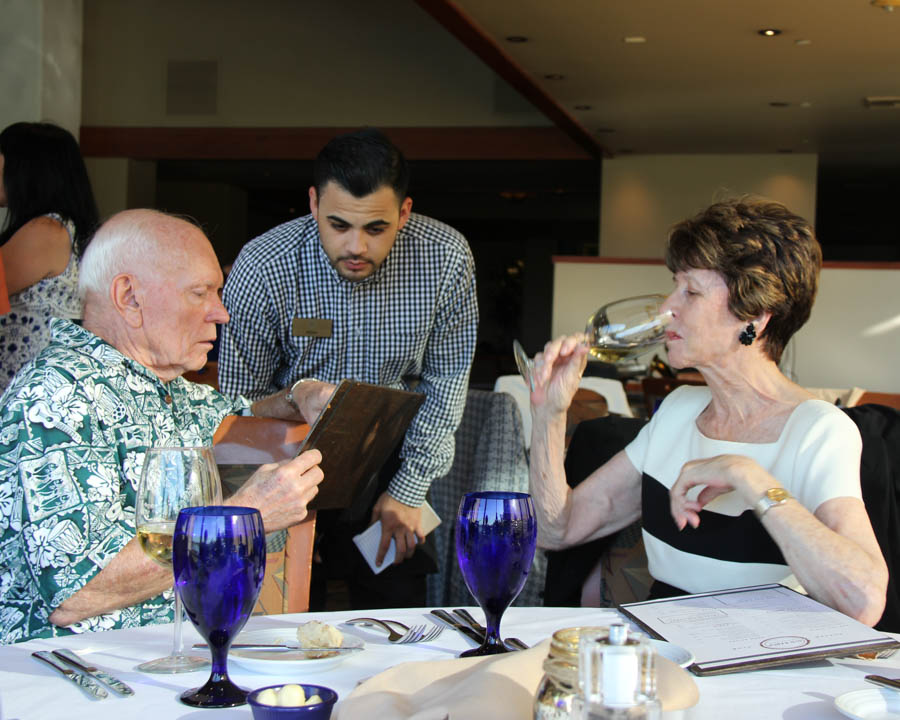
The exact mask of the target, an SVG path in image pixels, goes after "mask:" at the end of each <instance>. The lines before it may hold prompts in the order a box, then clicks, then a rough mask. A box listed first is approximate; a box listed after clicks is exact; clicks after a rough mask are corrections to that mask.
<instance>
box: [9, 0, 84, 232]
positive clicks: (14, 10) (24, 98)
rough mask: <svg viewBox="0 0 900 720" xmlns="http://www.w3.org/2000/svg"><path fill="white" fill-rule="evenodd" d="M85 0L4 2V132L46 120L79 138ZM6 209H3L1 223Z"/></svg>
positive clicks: (19, 0)
mask: <svg viewBox="0 0 900 720" xmlns="http://www.w3.org/2000/svg"><path fill="white" fill-rule="evenodd" d="M82 4H83V3H82V0H0V98H2V99H3V101H2V102H0V130H2V129H3V128H5V127H6V126H7V125H11V124H12V123H14V122H21V121H26V122H36V121H39V120H48V121H51V122H54V123H56V124H57V125H61V126H62V127H64V128H66V130H68V131H69V132H71V133H72V134H73V135H74V136H75V137H76V138H77V137H78V129H79V127H80V118H81V38H82V33H81V18H82ZM5 221H6V209H5V208H0V227H3V223H4V222H5Z"/></svg>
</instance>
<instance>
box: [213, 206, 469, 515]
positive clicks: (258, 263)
mask: <svg viewBox="0 0 900 720" xmlns="http://www.w3.org/2000/svg"><path fill="white" fill-rule="evenodd" d="M224 301H225V306H226V307H227V308H228V312H229V313H230V314H231V322H230V323H229V324H228V325H226V326H224V327H223V329H222V343H221V348H220V351H219V384H220V386H221V388H222V391H223V392H226V393H229V394H240V395H244V396H246V397H249V398H251V399H258V398H262V397H265V396H267V395H270V394H271V393H273V392H276V391H277V390H279V389H282V388H287V387H290V385H291V384H292V383H293V382H294V381H295V380H297V379H299V378H303V377H309V378H316V379H317V380H324V381H327V382H330V383H338V382H340V380H342V379H344V378H349V379H353V380H359V381H362V382H368V383H374V384H378V385H386V386H390V387H396V388H403V389H413V388H414V389H415V390H417V391H418V392H422V393H424V394H425V402H424V403H423V404H422V407H421V408H420V409H419V412H418V414H417V415H416V417H415V418H414V419H413V422H412V423H411V425H410V427H409V429H408V431H407V433H406V438H405V440H404V442H403V447H402V449H401V459H402V463H401V467H400V470H399V472H398V473H397V475H396V476H395V477H394V478H393V480H392V481H391V483H390V485H389V486H388V492H389V493H390V495H391V496H392V497H394V498H395V499H397V500H399V501H400V502H403V503H406V504H408V505H412V506H418V505H421V504H422V502H423V500H424V499H425V493H426V491H427V490H428V487H429V486H430V484H431V482H432V481H433V480H434V479H436V478H438V477H441V476H443V475H445V474H446V473H447V472H448V471H449V469H450V465H451V464H452V462H453V450H454V441H453V433H454V431H455V430H456V427H457V425H458V424H459V421H460V418H461V417H462V412H463V407H464V405H465V397H466V390H467V387H468V382H469V370H470V368H471V364H472V357H473V355H474V352H475V339H476V332H477V326H478V304H477V300H476V296H475V268H474V261H473V259H472V253H471V251H470V249H469V246H468V244H467V243H466V240H465V238H464V237H463V236H462V235H461V234H460V233H458V232H457V231H455V230H454V229H453V228H451V227H449V226H447V225H444V224H443V223H440V222H437V221H436V220H432V219H431V218H427V217H424V216H422V215H417V214H412V215H411V216H410V218H409V221H408V222H407V223H406V225H405V226H404V227H403V229H402V230H400V232H399V233H398V234H397V239H396V241H395V243H394V246H393V248H392V249H391V251H390V253H389V254H388V256H387V258H386V259H385V261H384V263H383V264H382V265H381V267H380V268H379V269H378V270H377V271H376V272H375V273H373V274H372V275H371V276H370V277H368V278H366V279H365V280H363V281H358V282H353V281H350V280H347V279H345V278H343V277H341V276H340V275H339V274H338V273H337V271H336V270H335V269H334V268H333V267H332V266H331V263H330V262H329V260H328V256H327V255H326V254H325V251H324V250H323V249H322V245H321V242H320V240H319V231H318V227H317V225H316V222H315V219H314V218H313V217H312V216H311V215H307V216H305V217H302V218H299V219H297V220H291V221H289V222H286V223H284V224H283V225H279V226H278V227H276V228H273V229H272V230H270V231H269V232H267V233H265V234H264V235H261V236H260V237H258V238H256V239H255V240H252V241H251V242H249V243H248V244H247V245H246V246H245V247H244V249H243V250H242V251H241V253H240V255H239V256H238V259H237V261H236V262H235V264H234V268H233V269H232V271H231V274H230V275H229V276H228V282H227V283H226V285H225V293H224ZM294 318H319V319H328V320H331V321H332V335H331V337H317V338H314V337H295V336H294V335H293V334H292V332H291V322H292V320H293V319H294Z"/></svg>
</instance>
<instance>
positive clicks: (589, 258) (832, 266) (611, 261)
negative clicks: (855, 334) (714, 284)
mask: <svg viewBox="0 0 900 720" xmlns="http://www.w3.org/2000/svg"><path fill="white" fill-rule="evenodd" d="M552 260H553V264H554V265H555V264H557V263H559V264H565V263H569V264H582V265H591V264H593V265H665V263H664V262H663V261H662V260H661V259H659V258H624V257H621V258H620V257H597V256H595V255H554V256H553V257H552ZM822 269H823V270H841V269H844V270H846V269H849V270H900V262H888V261H881V260H876V261H872V262H869V261H866V260H826V261H825V262H823V263H822Z"/></svg>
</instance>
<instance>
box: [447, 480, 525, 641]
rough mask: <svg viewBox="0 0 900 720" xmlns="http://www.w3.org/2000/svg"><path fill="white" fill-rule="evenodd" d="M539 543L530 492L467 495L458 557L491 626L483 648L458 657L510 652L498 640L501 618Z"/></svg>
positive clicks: (460, 521) (460, 519) (461, 508)
mask: <svg viewBox="0 0 900 720" xmlns="http://www.w3.org/2000/svg"><path fill="white" fill-rule="evenodd" d="M536 543H537V519H536V518H535V515H534V504H533V503H532V501H531V495H529V494H528V493H518V492H497V491H485V492H473V493H467V494H466V495H464V496H463V498H462V501H461V502H460V504H459V515H458V516H457V519H456V558H457V560H458V561H459V569H460V570H461V571H462V576H463V579H464V580H465V581H466V586H467V587H468V588H469V592H471V593H472V595H473V596H474V597H475V600H477V601H478V604H479V605H480V606H481V609H482V610H483V611H484V617H485V625H486V626H487V627H486V632H485V637H484V641H483V642H482V644H481V646H480V647H477V648H472V649H471V650H467V651H465V652H464V653H462V655H461V656H460V657H472V656H481V655H496V654H498V653H504V652H509V651H508V650H507V648H506V646H505V645H504V644H503V641H502V640H501V639H500V618H501V617H502V616H503V613H504V612H505V611H506V608H507V607H509V604H510V603H511V602H512V601H513V600H515V599H516V596H517V595H518V594H519V593H520V592H521V590H522V587H523V586H524V585H525V580H526V579H527V578H528V571H529V570H531V562H532V560H533V559H534V549H535V545H536Z"/></svg>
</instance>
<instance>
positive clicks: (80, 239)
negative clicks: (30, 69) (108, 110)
mask: <svg viewBox="0 0 900 720" xmlns="http://www.w3.org/2000/svg"><path fill="white" fill-rule="evenodd" d="M0 181H2V182H0V207H6V208H7V210H8V212H7V217H6V223H5V225H4V227H3V231H2V232H0V254H2V263H3V266H5V270H6V282H7V289H8V291H9V302H10V312H9V314H7V315H4V316H2V317H0V391H2V390H5V389H6V387H7V385H9V383H10V381H11V380H12V378H13V376H14V375H15V374H16V371H17V370H18V369H19V368H20V367H21V366H22V365H24V364H25V363H26V362H27V361H28V360H30V359H31V358H33V357H34V356H35V355H37V353H38V352H40V350H41V349H42V348H43V347H44V346H45V345H46V344H47V343H48V341H49V339H50V318H52V317H62V318H69V319H76V320H77V319H80V318H81V301H80V300H79V299H78V263H79V259H80V258H81V254H82V253H83V252H84V248H85V247H86V246H87V244H88V242H89V240H90V237H91V235H92V234H93V232H94V229H95V228H96V227H97V224H98V220H99V218H98V213H97V205H96V203H95V202H94V194H93V192H92V191H91V183H90V180H89V179H88V175H87V170H86V169H85V166H84V160H83V159H82V157H81V151H80V150H79V148H78V143H77V142H76V141H75V138H74V137H72V135H71V134H70V133H69V132H68V131H66V130H64V129H62V128H60V127H57V126H56V125H52V124H50V123H26V122H20V123H14V124H13V125H10V126H9V127H7V128H6V129H5V130H4V131H3V132H2V133H0Z"/></svg>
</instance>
